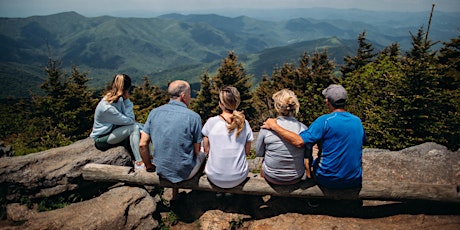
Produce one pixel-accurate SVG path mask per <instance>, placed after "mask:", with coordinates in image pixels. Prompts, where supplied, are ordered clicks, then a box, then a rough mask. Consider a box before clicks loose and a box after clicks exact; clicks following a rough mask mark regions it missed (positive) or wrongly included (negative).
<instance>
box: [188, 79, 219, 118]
mask: <svg viewBox="0 0 460 230" xmlns="http://www.w3.org/2000/svg"><path fill="white" fill-rule="evenodd" d="M200 83H201V87H200V91H199V92H198V95H197V96H196V98H195V99H193V100H192V102H191V105H190V109H192V110H193V111H195V112H197V113H198V114H199V115H200V117H201V121H202V122H203V124H204V123H205V122H206V120H208V118H210V117H211V116H212V114H213V113H212V111H213V110H215V109H216V107H217V105H216V104H215V103H213V101H212V97H213V95H212V90H211V89H212V88H211V79H210V78H209V75H208V73H207V72H206V71H203V74H202V75H201V77H200Z"/></svg>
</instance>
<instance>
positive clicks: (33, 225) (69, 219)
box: [9, 186, 159, 230]
mask: <svg viewBox="0 0 460 230" xmlns="http://www.w3.org/2000/svg"><path fill="white" fill-rule="evenodd" d="M158 201H159V198H158V197H155V198H154V197H151V196H150V194H149V193H148V192H147V191H146V190H145V189H142V188H137V187H129V186H122V187H117V188H113V189H110V190H109V191H108V192H106V193H104V194H102V195H101V196H99V197H97V198H94V199H91V200H88V201H83V202H79V203H74V204H71V205H69V206H66V207H64V208H62V209H58V210H53V211H48V212H39V213H36V212H35V213H30V211H29V214H28V215H27V216H23V218H26V219H21V218H19V219H15V221H26V222H25V223H24V224H23V225H21V226H18V227H17V228H15V227H10V228H9V229H56V230H58V229H59V230H60V229H155V228H157V227H158V221H156V220H155V219H153V216H152V213H153V212H154V211H155V209H156V202H158ZM10 206H12V207H9V216H10V218H11V216H14V215H16V214H17V213H18V212H24V211H27V210H24V208H23V206H19V205H17V204H16V205H13V204H11V205H10ZM13 206H14V207H13ZM16 217H17V216H16Z"/></svg>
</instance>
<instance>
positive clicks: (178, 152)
mask: <svg viewBox="0 0 460 230" xmlns="http://www.w3.org/2000/svg"><path fill="white" fill-rule="evenodd" d="M149 118H150V119H151V123H150V124H149V127H150V136H151V139H152V143H153V146H154V151H153V152H154V153H153V154H154V164H155V166H156V172H157V174H159V175H161V176H162V177H164V178H166V179H168V180H170V181H171V182H173V183H176V182H180V181H182V180H185V179H186V178H187V177H188V176H189V174H190V172H191V171H192V169H193V167H194V166H195V164H196V158H195V157H194V155H195V154H194V153H193V150H194V149H193V143H198V142H200V141H201V140H200V139H201V135H199V134H198V133H199V132H201V119H200V116H199V115H198V114H197V113H195V112H193V111H191V110H189V109H187V107H185V106H184V105H183V104H181V103H180V102H177V101H173V100H171V101H170V102H169V103H168V104H166V105H162V106H160V107H158V108H156V109H154V110H153V111H152V112H151V115H149Z"/></svg>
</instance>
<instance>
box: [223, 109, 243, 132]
mask: <svg viewBox="0 0 460 230" xmlns="http://www.w3.org/2000/svg"><path fill="white" fill-rule="evenodd" d="M244 119H245V116H244V114H243V112H240V111H236V110H233V113H232V121H231V122H230V124H229V125H228V126H227V128H228V132H229V133H231V132H233V130H235V129H236V137H238V136H239V135H240V133H241V131H243V128H244Z"/></svg>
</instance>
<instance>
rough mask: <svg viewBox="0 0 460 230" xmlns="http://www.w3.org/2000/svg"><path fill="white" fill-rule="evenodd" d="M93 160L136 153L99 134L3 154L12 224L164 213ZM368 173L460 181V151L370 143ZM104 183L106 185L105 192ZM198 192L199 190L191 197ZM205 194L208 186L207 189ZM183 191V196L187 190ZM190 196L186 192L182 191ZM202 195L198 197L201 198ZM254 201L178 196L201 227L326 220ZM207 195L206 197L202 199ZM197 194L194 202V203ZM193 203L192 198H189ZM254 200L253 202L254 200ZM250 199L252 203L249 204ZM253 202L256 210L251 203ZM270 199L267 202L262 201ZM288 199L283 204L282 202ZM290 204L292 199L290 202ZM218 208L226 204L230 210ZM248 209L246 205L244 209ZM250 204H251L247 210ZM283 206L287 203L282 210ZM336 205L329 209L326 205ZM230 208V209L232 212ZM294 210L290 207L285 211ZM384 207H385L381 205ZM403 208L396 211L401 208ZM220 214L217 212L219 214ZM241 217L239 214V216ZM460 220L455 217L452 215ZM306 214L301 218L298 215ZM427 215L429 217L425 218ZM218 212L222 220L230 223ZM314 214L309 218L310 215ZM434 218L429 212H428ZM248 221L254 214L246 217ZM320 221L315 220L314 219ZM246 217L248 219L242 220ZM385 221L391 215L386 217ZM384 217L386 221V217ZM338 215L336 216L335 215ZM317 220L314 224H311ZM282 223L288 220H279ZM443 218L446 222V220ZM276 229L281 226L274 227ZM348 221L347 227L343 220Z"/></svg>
mask: <svg viewBox="0 0 460 230" xmlns="http://www.w3.org/2000/svg"><path fill="white" fill-rule="evenodd" d="M260 162H261V159H260V158H257V159H255V160H250V161H249V165H250V168H251V169H258V168H260ZM88 163H101V164H110V165H120V166H127V165H131V164H132V163H131V157H130V154H129V153H128V151H126V150H125V149H124V148H123V147H117V148H113V149H110V150H108V151H105V152H102V151H99V150H97V149H95V148H94V143H93V140H92V139H90V138H88V139H84V140H81V141H78V142H75V143H73V144H71V145H69V146H65V147H61V148H55V149H50V150H47V151H43V152H39V153H34V154H29V155H26V156H18V157H5V158H2V161H1V162H0V186H1V187H0V191H1V195H2V196H3V197H2V198H3V199H4V200H5V201H6V202H7V203H10V204H8V206H7V212H8V213H7V214H8V218H9V219H10V220H11V221H15V222H18V221H19V222H20V223H22V222H23V225H21V226H18V227H15V226H9V227H8V228H9V229H75V228H78V229H154V228H157V227H158V221H160V219H158V218H157V220H155V219H154V213H155V212H158V210H157V211H155V210H156V204H159V203H161V202H160V198H159V197H158V196H157V195H156V194H151V193H149V192H148V189H145V188H144V187H143V186H137V187H136V186H133V185H127V184H117V185H115V186H114V184H113V183H111V184H102V183H100V182H99V183H97V182H92V181H85V180H83V178H82V168H83V166H84V165H86V164H88ZM363 176H364V180H383V181H393V182H394V183H398V182H404V181H407V182H418V183H429V184H441V185H442V184H454V185H455V184H456V185H458V184H460V151H456V152H452V151H449V150H447V148H446V147H444V146H441V145H438V144H436V143H425V144H422V145H418V146H414V147H411V148H407V149H404V150H401V151H388V150H381V149H365V150H364V152H363ZM99 191H101V192H100V193H99ZM73 193H79V194H86V195H87V196H88V197H92V196H93V195H94V197H95V198H93V199H86V200H85V201H81V202H78V203H74V204H71V205H69V206H66V207H64V208H61V209H57V210H53V211H46V212H37V211H34V210H32V209H29V208H28V207H27V206H24V205H19V204H18V202H19V200H20V199H21V198H23V197H28V198H30V199H37V200H39V199H41V198H47V197H55V196H60V195H65V194H73ZM193 194H196V196H197V197H193V196H194V195H193ZM204 194H207V193H204ZM182 197H183V196H182ZM183 198H184V197H183ZM199 198H200V199H201V200H200V199H199ZM255 198H256V197H254V198H252V197H251V198H250V199H249V200H250V201H249V202H248V201H247V200H245V199H248V198H244V200H243V201H242V202H239V203H241V204H240V205H238V204H239V203H238V202H233V201H232V202H231V203H228V204H225V203H224V204H225V205H232V206H231V208H232V209H231V211H228V210H225V209H222V208H219V204H221V203H219V201H217V200H216V198H215V197H214V194H213V193H210V194H208V195H207V196H203V193H199V192H198V191H197V193H193V192H191V193H190V194H188V195H186V196H185V199H186V200H182V201H181V202H180V203H176V207H177V206H179V207H180V208H179V209H176V210H175V212H176V213H177V214H181V211H180V210H182V212H184V214H183V215H180V216H179V217H180V218H182V219H184V218H185V217H187V218H189V219H187V221H188V222H189V223H192V222H195V221H196V222H200V225H201V226H202V227H204V226H206V227H207V228H208V227H209V228H218V227H225V226H230V225H231V224H236V225H239V224H244V225H243V227H247V226H249V228H250V229H261V228H265V227H266V226H270V225H271V226H273V227H276V226H278V227H280V228H279V229H290V227H294V226H295V227H301V226H304V225H305V226H307V225H308V226H313V228H314V226H322V225H321V220H316V221H317V224H319V225H314V224H313V223H312V222H310V221H303V219H305V218H307V217H308V216H310V214H308V213H307V214H306V215H302V217H301V218H303V219H301V218H299V217H298V215H297V216H296V214H295V213H294V214H289V213H288V212H292V210H305V206H306V204H305V202H303V201H302V200H300V201H301V202H299V200H293V201H292V202H293V203H294V204H293V205H291V206H294V205H297V206H298V205H301V206H299V207H298V208H295V209H292V208H291V209H290V208H287V207H288V202H286V200H279V202H280V205H279V206H274V205H273V204H274V203H275V204H276V202H277V201H276V200H274V201H273V200H272V199H270V200H269V201H260V202H261V203H259V200H257V202H253V201H252V200H253V199H255ZM203 199H204V200H203ZM190 202H193V203H190ZM189 203H190V204H189ZM252 203H254V204H252ZM248 204H251V205H248ZM247 206H250V207H251V210H246V209H247ZM262 206H268V207H272V206H273V208H270V209H268V210H265V213H274V214H269V215H266V214H264V211H263V209H261V208H260V207H262ZM283 207H284V208H283ZM289 207H290V206H289ZM216 209H220V210H225V211H224V212H225V213H224V214H223V213H222V212H220V211H216ZM242 210H243V211H242ZM244 210H246V211H244ZM280 210H282V211H280ZM328 212H330V210H327V211H323V213H326V214H327V213H328ZM227 213H228V214H227ZM282 213H288V214H286V215H280V214H282ZM379 213H380V212H379ZM396 213H398V212H396ZM213 214H215V215H213ZM240 217H241V218H242V219H243V220H240V219H239V218H240ZM324 218H330V219H331V221H330V225H327V226H328V227H332V228H334V226H337V227H340V226H343V225H346V224H348V226H354V225H350V223H351V224H353V223H355V224H357V225H356V226H360V225H361V224H363V221H364V222H366V223H367V222H369V225H368V226H372V223H371V222H370V221H367V220H358V221H356V220H353V221H356V222H353V221H352V222H347V223H346V222H341V223H343V225H342V224H339V225H334V221H336V219H334V217H324V216H320V219H324ZM452 218H453V219H454V220H456V221H454V222H449V221H451V219H452ZM452 218H451V219H448V220H446V222H445V223H446V224H447V225H452V226H455V227H458V226H459V225H460V223H459V222H458V215H456V214H455V213H454V215H453V217H452ZM297 219H298V220H299V221H300V220H302V221H303V222H302V221H301V222H295V221H294V220H297ZM422 219H423V218H422ZM219 220H224V223H222V222H220V221H219ZM307 220H308V219H307ZM426 220H428V219H426ZM248 221H250V222H248ZM312 221H315V220H312ZM243 222H245V223H243ZM383 222H385V221H383ZM383 222H382V226H384V223H383ZM335 223H338V222H335ZM312 224H313V225H312ZM281 226H283V227H284V228H283V227H281ZM441 226H442V225H441ZM269 229H275V228H269ZM345 229H347V228H345Z"/></svg>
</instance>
